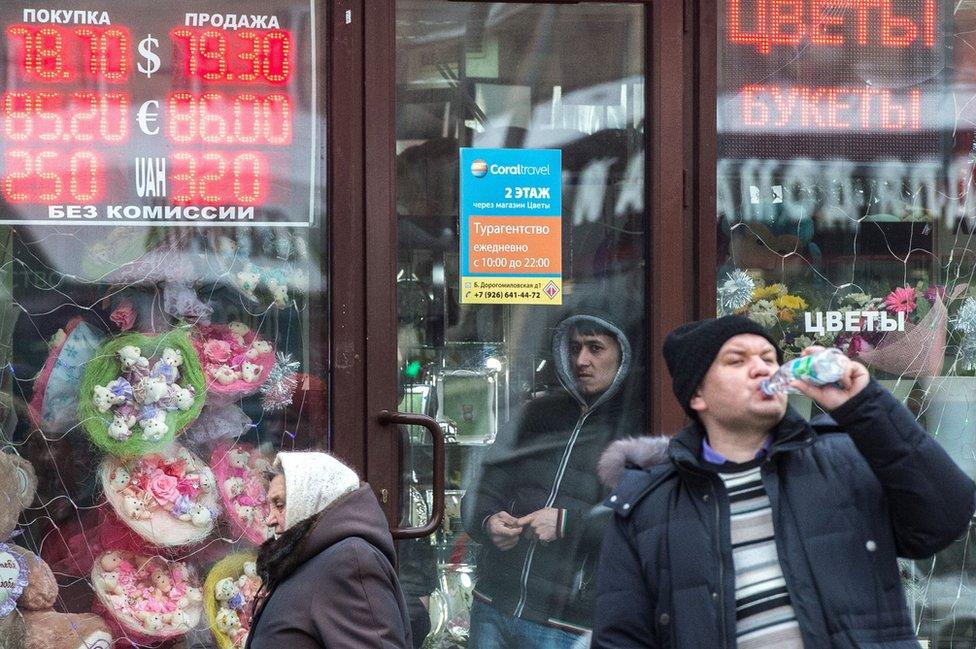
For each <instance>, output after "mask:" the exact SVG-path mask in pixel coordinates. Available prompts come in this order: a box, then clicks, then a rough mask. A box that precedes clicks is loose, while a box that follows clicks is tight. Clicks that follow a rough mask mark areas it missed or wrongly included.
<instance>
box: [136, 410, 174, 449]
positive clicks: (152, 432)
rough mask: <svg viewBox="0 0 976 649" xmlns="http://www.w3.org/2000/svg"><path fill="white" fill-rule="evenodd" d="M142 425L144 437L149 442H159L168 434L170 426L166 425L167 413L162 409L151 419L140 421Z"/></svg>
mask: <svg viewBox="0 0 976 649" xmlns="http://www.w3.org/2000/svg"><path fill="white" fill-rule="evenodd" d="M139 425H140V426H141V427H142V437H143V439H145V440H146V441H147V442H158V441H159V440H161V439H163V438H164V437H165V436H166V432H167V431H168V430H169V427H168V426H167V425H166V413H165V412H163V411H160V412H158V413H156V416H154V417H152V418H151V419H143V420H142V421H141V422H139Z"/></svg>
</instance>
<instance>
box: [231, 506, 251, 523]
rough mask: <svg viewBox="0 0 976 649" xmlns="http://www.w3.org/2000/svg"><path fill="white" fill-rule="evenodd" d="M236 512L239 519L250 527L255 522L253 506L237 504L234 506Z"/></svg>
mask: <svg viewBox="0 0 976 649" xmlns="http://www.w3.org/2000/svg"><path fill="white" fill-rule="evenodd" d="M234 511H235V512H236V513H237V517H238V518H240V519H241V520H242V521H244V522H245V523H247V524H248V525H250V524H251V523H252V522H253V521H254V507H252V506H251V505H242V504H240V503H236V504H235V505H234Z"/></svg>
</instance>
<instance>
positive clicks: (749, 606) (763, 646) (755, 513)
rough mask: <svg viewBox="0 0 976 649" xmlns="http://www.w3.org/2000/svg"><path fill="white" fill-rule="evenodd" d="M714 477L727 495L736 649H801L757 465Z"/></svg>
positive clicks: (724, 470) (729, 467)
mask: <svg viewBox="0 0 976 649" xmlns="http://www.w3.org/2000/svg"><path fill="white" fill-rule="evenodd" d="M733 467H735V468H733ZM718 473H719V476H720V477H721V478H722V482H724V483H725V488H726V490H727V491H728V495H729V506H730V518H731V520H730V523H731V525H730V527H731V531H732V561H733V563H734V565H735V618H736V644H737V646H738V649H772V648H774V647H775V648H776V649H802V647H803V640H802V638H801V636H800V627H799V624H798V623H797V620H796V614H795V613H794V611H793V606H792V605H791V603H790V595H789V593H788V592H787V590H786V580H785V579H784V578H783V570H782V568H781V566H780V563H779V556H778V554H777V552H776V539H775V537H774V530H773V516H772V509H771V508H770V504H769V496H767V494H766V489H765V488H764V487H763V483H762V476H761V473H760V467H759V466H758V462H750V463H748V464H745V465H741V466H736V465H732V464H725V465H722V466H721V467H719V469H718Z"/></svg>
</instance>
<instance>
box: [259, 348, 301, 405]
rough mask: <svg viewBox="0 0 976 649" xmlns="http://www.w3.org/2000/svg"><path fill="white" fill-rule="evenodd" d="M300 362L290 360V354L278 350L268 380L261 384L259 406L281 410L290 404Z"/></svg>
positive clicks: (296, 384) (296, 383)
mask: <svg viewBox="0 0 976 649" xmlns="http://www.w3.org/2000/svg"><path fill="white" fill-rule="evenodd" d="M299 366H300V363H299V362H298V361H293V360H291V354H284V353H282V352H278V357H277V358H276V359H275V364H274V367H272V368H271V372H270V373H268V380H267V381H265V382H264V385H262V386H261V407H262V408H264V409H265V410H267V411H268V412H275V411H278V410H282V409H284V408H287V407H288V406H290V405H291V398H292V395H293V394H294V393H295V389H296V388H297V387H298V379H297V378H296V377H295V373H296V372H298V368H299Z"/></svg>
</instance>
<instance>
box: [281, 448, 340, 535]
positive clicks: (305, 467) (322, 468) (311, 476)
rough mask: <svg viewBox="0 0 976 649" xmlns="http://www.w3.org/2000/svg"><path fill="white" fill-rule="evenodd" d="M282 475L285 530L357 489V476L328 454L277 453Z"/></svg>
mask: <svg viewBox="0 0 976 649" xmlns="http://www.w3.org/2000/svg"><path fill="white" fill-rule="evenodd" d="M274 465H275V466H276V467H278V468H280V469H281V470H282V472H283V473H284V474H285V529H286V530H289V529H291V528H292V527H293V526H294V525H295V523H299V522H301V521H303V520H305V519H306V518H308V517H309V516H314V515H315V514H318V513H319V512H320V511H322V510H323V509H325V508H326V507H328V506H329V505H330V504H331V503H332V502H334V501H336V500H338V499H339V498H341V497H342V496H344V495H346V494H347V493H350V492H352V491H355V490H356V489H358V488H359V476H358V475H356V472H355V471H353V470H352V469H350V468H349V467H347V466H346V465H345V464H343V463H342V462H340V461H339V460H337V459H335V458H334V457H332V456H331V455H329V454H328V453H278V457H276V458H275V461H274Z"/></svg>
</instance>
